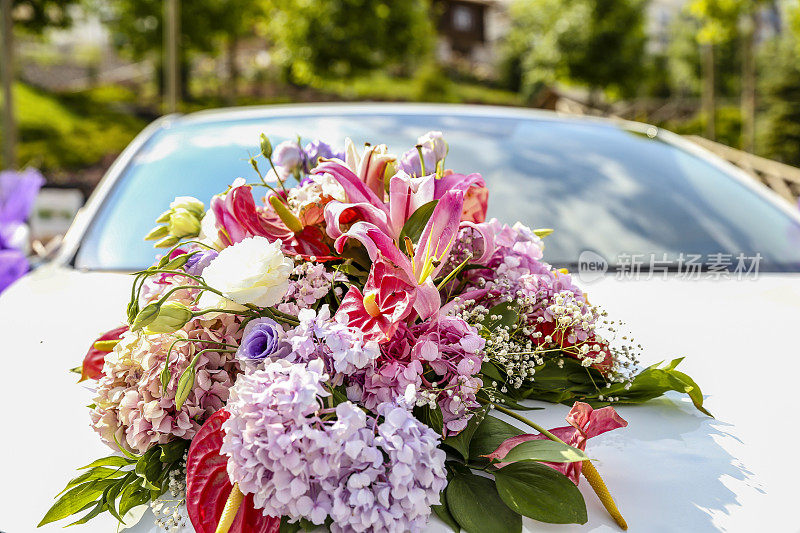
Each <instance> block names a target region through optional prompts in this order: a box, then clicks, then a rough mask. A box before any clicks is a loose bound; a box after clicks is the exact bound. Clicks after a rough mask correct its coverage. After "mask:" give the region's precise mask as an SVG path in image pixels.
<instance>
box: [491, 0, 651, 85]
mask: <svg viewBox="0 0 800 533" xmlns="http://www.w3.org/2000/svg"><path fill="white" fill-rule="evenodd" d="M644 4H645V2H644V0H516V1H515V2H514V3H513V4H512V5H511V21H512V23H511V24H512V25H511V30H510V32H509V34H508V36H507V39H506V43H505V48H506V50H505V53H506V62H507V64H509V65H514V64H515V63H514V62H515V61H516V59H515V58H516V57H518V58H519V60H518V61H519V65H520V69H521V72H522V80H521V85H522V90H523V92H524V93H526V94H527V95H528V96H532V95H533V94H535V93H537V92H538V91H539V90H540V89H541V88H542V87H543V86H545V85H548V84H552V83H554V82H557V81H566V82H574V83H579V84H582V85H584V86H587V87H589V89H590V90H591V92H592V94H595V93H596V91H597V90H601V89H606V90H610V91H611V92H615V93H617V94H619V95H622V96H631V95H633V94H635V92H636V90H637V87H638V85H639V83H640V82H641V79H642V74H643V72H644V69H645V61H643V60H642V58H643V56H644V54H645V41H646V37H645V32H644V23H643V18H644Z"/></svg>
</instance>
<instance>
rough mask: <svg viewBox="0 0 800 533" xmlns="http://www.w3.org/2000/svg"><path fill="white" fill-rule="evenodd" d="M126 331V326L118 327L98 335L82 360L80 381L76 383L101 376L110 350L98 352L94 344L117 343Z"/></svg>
mask: <svg viewBox="0 0 800 533" xmlns="http://www.w3.org/2000/svg"><path fill="white" fill-rule="evenodd" d="M126 331H128V326H120V327H118V328H114V329H112V330H111V331H107V332H105V333H103V334H102V335H100V337H98V338H97V339H95V341H94V342H93V343H92V347H91V348H89V351H88V352H86V355H85V356H84V358H83V365H82V366H81V379H80V380H79V381H78V383H80V382H81V381H84V380H86V379H98V378H99V377H100V376H102V375H103V364H104V363H105V361H106V354H107V353H108V352H110V351H111V350H110V349H109V350H106V349H102V350H100V349H98V348H95V346H94V345H95V343H96V342H100V341H118V340H119V339H121V338H122V335H123V333H125V332H126Z"/></svg>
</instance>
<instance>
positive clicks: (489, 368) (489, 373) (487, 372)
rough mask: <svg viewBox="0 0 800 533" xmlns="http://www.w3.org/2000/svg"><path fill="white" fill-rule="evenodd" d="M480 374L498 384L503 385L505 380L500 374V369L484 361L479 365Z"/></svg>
mask: <svg viewBox="0 0 800 533" xmlns="http://www.w3.org/2000/svg"><path fill="white" fill-rule="evenodd" d="M481 374H483V375H484V376H486V377H487V378H489V379H490V380H494V381H497V382H498V383H505V381H506V378H505V377H503V375H502V374H501V373H500V369H498V368H497V366H496V365H495V364H494V363H492V362H491V361H484V362H483V363H482V364H481Z"/></svg>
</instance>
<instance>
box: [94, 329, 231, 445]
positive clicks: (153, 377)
mask: <svg viewBox="0 0 800 533" xmlns="http://www.w3.org/2000/svg"><path fill="white" fill-rule="evenodd" d="M239 329H240V324H239V321H238V319H236V318H235V317H234V316H232V315H228V314H221V315H219V316H218V317H216V318H214V319H213V320H200V319H194V320H192V321H191V322H189V323H188V324H187V325H186V326H185V327H184V328H183V330H181V331H178V332H176V333H175V334H171V335H145V334H143V333H141V332H128V333H126V334H125V335H124V336H123V338H122V340H121V341H120V343H119V344H118V345H117V346H116V347H115V348H114V350H113V351H112V352H110V353H109V354H108V355H107V356H106V361H105V365H104V367H103V376H102V377H101V378H100V380H99V381H98V384H97V396H96V398H95V407H94V409H93V410H92V411H91V420H92V426H93V428H94V429H95V431H97V432H98V433H99V434H100V436H101V438H102V439H103V441H104V442H105V443H106V444H108V445H109V446H111V447H112V448H114V449H117V446H118V444H119V445H120V446H123V447H125V448H127V449H128V450H130V451H134V452H137V453H142V452H145V451H146V450H147V449H148V448H150V447H151V446H152V445H153V444H163V443H166V442H168V441H170V440H172V439H174V438H182V439H191V438H192V437H193V436H194V434H195V433H196V432H197V430H198V429H200V426H201V425H202V423H203V421H204V420H205V418H206V417H207V416H209V415H211V414H212V413H214V412H215V411H217V410H218V409H220V408H221V407H223V406H224V405H225V402H226V401H227V399H228V390H229V389H230V388H231V386H232V385H233V382H234V381H235V379H236V376H237V374H238V373H239V372H240V370H239V364H238V362H237V361H236V359H235V357H234V354H232V353H225V352H216V351H210V352H205V353H204V354H202V355H200V356H199V357H198V360H197V362H196V364H195V380H194V386H193V388H192V390H191V391H190V393H189V396H188V397H187V398H186V401H185V402H184V404H183V406H182V407H181V410H180V411H178V410H177V409H176V408H175V392H176V390H177V386H178V379H179V378H180V375H181V374H182V373H183V371H184V370H185V369H186V368H187V366H188V365H189V362H190V361H191V360H192V359H193V357H194V355H195V354H196V353H197V352H199V351H200V350H203V349H205V348H213V347H214V346H213V345H211V344H204V343H202V342H178V343H176V344H175V347H174V349H173V350H172V355H171V357H170V362H169V368H170V380H169V383H168V384H167V387H166V391H164V387H163V385H162V382H161V372H162V370H163V369H164V362H165V361H166V357H167V352H168V350H169V347H170V345H171V344H172V343H173V341H174V340H175V339H176V338H185V339H198V340H201V341H202V340H204V341H215V342H224V343H228V344H238V342H239V340H240V339H241V332H240V331H239Z"/></svg>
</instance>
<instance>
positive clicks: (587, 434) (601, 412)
mask: <svg viewBox="0 0 800 533" xmlns="http://www.w3.org/2000/svg"><path fill="white" fill-rule="evenodd" d="M566 420H567V423H569V426H564V427H559V428H555V429H551V430H550V433H552V434H553V435H555V436H556V437H558V438H559V439H561V440H563V441H564V442H565V443H567V444H569V445H570V446H572V447H574V448H578V449H579V450H581V451H584V450H586V441H587V440H589V439H590V438H592V437H596V436H598V435H602V434H603V433H606V432H607V431H611V430H612V429H617V428H623V427H625V426H627V425H628V422H626V421H625V420H624V419H623V418H622V417H621V416H619V415H618V414H617V412H616V411H615V410H614V408H613V407H611V406H608V407H603V408H602V409H597V410H595V409H593V408H592V406H591V405H589V404H588V403H583V402H575V404H574V405H573V406H572V409H570V411H569V413H568V414H567V416H566ZM540 439H547V437H545V436H544V435H541V434H539V435H533V434H525V435H517V436H516V437H511V438H510V439H506V440H504V441H503V443H502V444H500V446H499V447H498V448H497V449H496V450H495V451H493V452H492V453H490V454H489V455H486V456H485V457H487V458H488V459H490V460H497V461H500V462H499V463H495V466H497V467H498V468H502V467H503V466H505V465H507V464H508V463H503V462H502V460H503V458H504V457H505V456H506V455H508V452H510V451H511V450H512V449H513V448H515V447H516V446H518V445H519V444H522V443H523V442H527V441H530V440H540ZM542 464H546V465H547V466H549V467H552V468H554V469H556V470H558V471H559V472H561V473H562V474H564V475H565V476H567V477H568V478H570V479H571V480H572V482H573V483H575V484H576V485H577V484H578V480H579V479H580V476H581V468H582V466H583V463H582V462H581V461H576V462H574V463H546V462H542Z"/></svg>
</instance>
